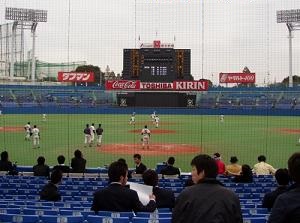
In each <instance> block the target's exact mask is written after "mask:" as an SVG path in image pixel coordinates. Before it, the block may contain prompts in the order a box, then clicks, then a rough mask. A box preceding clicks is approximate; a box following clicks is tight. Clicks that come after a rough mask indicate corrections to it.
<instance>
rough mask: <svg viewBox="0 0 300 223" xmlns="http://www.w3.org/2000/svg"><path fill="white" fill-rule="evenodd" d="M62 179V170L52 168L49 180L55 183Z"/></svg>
mask: <svg viewBox="0 0 300 223" xmlns="http://www.w3.org/2000/svg"><path fill="white" fill-rule="evenodd" d="M61 179H62V172H61V170H53V172H52V173H51V177H50V182H51V183H53V184H57V183H59V182H60V181H61Z"/></svg>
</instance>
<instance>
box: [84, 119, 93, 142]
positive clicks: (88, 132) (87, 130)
mask: <svg viewBox="0 0 300 223" xmlns="http://www.w3.org/2000/svg"><path fill="white" fill-rule="evenodd" d="M83 133H84V147H86V146H87V145H89V146H92V144H91V129H90V126H89V124H86V127H85V129H84V130H83Z"/></svg>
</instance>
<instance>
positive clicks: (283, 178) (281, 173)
mask: <svg viewBox="0 0 300 223" xmlns="http://www.w3.org/2000/svg"><path fill="white" fill-rule="evenodd" d="M275 178H276V181H277V183H278V184H279V185H288V184H289V182H290V177H289V171H288V170H287V169H286V168H284V169H278V170H277V171H276V172H275Z"/></svg>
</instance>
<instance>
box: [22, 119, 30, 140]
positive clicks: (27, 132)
mask: <svg viewBox="0 0 300 223" xmlns="http://www.w3.org/2000/svg"><path fill="white" fill-rule="evenodd" d="M24 129H25V140H26V141H30V136H31V134H30V133H31V126H30V122H27V124H26V125H25V126H24Z"/></svg>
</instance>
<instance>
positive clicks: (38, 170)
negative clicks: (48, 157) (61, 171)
mask: <svg viewBox="0 0 300 223" xmlns="http://www.w3.org/2000/svg"><path fill="white" fill-rule="evenodd" d="M32 169H33V175H34V176H44V177H48V178H49V176H50V168H49V166H48V165H45V158H44V157H43V156H40V157H39V158H38V159H37V165H35V166H33V168H32Z"/></svg>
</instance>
